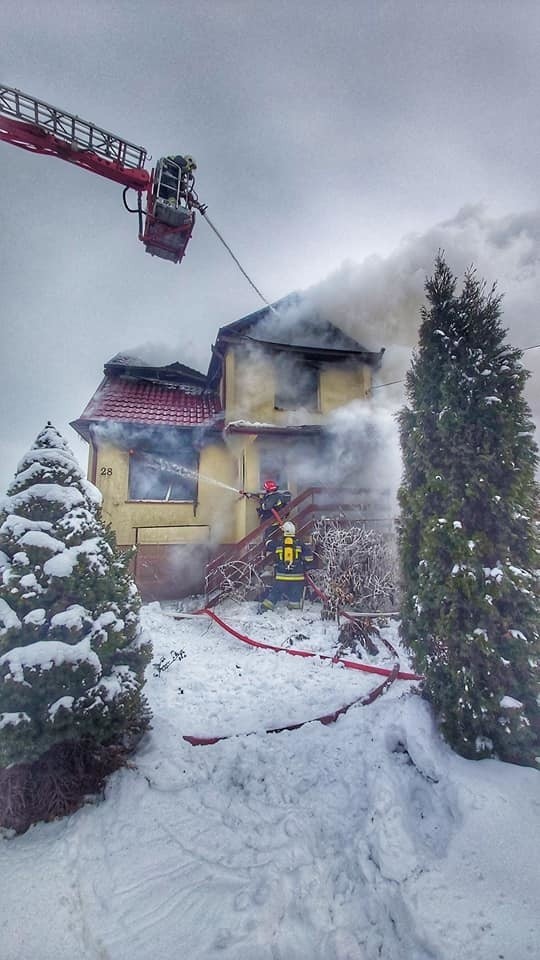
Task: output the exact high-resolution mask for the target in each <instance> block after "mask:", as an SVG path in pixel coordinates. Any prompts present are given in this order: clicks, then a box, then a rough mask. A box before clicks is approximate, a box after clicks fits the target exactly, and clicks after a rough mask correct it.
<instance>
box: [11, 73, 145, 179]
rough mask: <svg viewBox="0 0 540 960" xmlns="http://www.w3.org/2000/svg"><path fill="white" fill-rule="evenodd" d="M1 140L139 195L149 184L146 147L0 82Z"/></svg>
mask: <svg viewBox="0 0 540 960" xmlns="http://www.w3.org/2000/svg"><path fill="white" fill-rule="evenodd" d="M0 140H5V141H7V143H11V144H13V145H14V146H17V147H22V148H23V149H24V150H31V151H33V152H34V153H42V154H45V155H47V156H53V157H59V158H60V159H62V160H67V161H68V162H69V163H74V164H76V165H77V166H79V167H83V168H84V169H85V170H89V171H91V172H92V173H97V174H99V175H100V176H102V177H107V179H108V180H114V181H115V182H116V183H121V184H123V185H124V186H125V187H130V188H132V189H133V190H137V191H139V192H142V191H145V190H148V189H149V186H150V183H151V174H150V172H149V171H148V170H145V168H144V164H145V161H146V157H147V154H146V150H145V149H144V147H137V146H135V144H133V143H128V141H127V140H122V139H121V138H120V137H117V136H115V135H114V134H112V133H109V132H108V131H107V130H102V129H101V128H100V127H96V125H95V124H93V123H87V122H86V121H85V120H81V119H80V117H77V116H75V115H73V114H71V113H66V112H65V111H64V110H59V109H58V108H57V107H51V106H50V104H48V103H44V102H43V101H42V100H36V99H35V98H34V97H30V96H28V95H27V94H25V93H21V91H20V90H15V89H13V88H12V87H5V86H2V85H1V84H0Z"/></svg>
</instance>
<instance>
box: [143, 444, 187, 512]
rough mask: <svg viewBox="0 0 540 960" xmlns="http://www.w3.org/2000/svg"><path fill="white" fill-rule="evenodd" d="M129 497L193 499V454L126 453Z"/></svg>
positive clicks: (184, 452) (184, 451) (183, 451)
mask: <svg viewBox="0 0 540 960" xmlns="http://www.w3.org/2000/svg"><path fill="white" fill-rule="evenodd" d="M129 499H130V500H163V501H168V500H174V501H178V500H189V501H193V500H196V499H197V454H196V452H195V450H193V449H190V448H187V449H184V450H182V451H181V452H180V453H179V452H178V451H175V452H174V453H170V452H167V453H162V452H159V451H152V452H150V451H144V450H132V451H130V457H129Z"/></svg>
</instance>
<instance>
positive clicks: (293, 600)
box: [257, 520, 313, 613]
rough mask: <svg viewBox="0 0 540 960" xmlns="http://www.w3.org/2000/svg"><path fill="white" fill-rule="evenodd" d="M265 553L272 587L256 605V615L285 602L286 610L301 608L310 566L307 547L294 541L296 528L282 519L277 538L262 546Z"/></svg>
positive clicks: (310, 554)
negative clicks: (271, 569)
mask: <svg viewBox="0 0 540 960" xmlns="http://www.w3.org/2000/svg"><path fill="white" fill-rule="evenodd" d="M266 553H267V555H269V556H271V557H272V559H273V561H274V573H273V580H272V586H271V588H270V591H269V594H268V596H267V597H266V598H265V599H264V600H263V601H262V602H261V603H260V604H259V607H258V609H257V613H265V612H266V611H267V610H273V609H274V606H275V604H276V603H278V602H279V601H280V600H285V601H286V603H287V606H288V608H289V610H300V609H301V608H302V606H303V600H304V589H305V575H306V571H307V570H309V568H310V567H311V564H312V563H313V553H312V551H311V547H309V546H308V545H307V544H305V543H302V542H301V541H300V540H297V538H296V527H295V525H294V523H292V522H291V521H290V520H286V521H285V523H284V524H283V525H282V527H281V536H280V537H279V538H278V539H277V540H273V541H269V542H268V543H267V544H266Z"/></svg>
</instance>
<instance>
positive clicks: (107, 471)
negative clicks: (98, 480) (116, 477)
mask: <svg viewBox="0 0 540 960" xmlns="http://www.w3.org/2000/svg"><path fill="white" fill-rule="evenodd" d="M99 474H100V476H101V477H112V467H102V468H101V470H100V471H99Z"/></svg>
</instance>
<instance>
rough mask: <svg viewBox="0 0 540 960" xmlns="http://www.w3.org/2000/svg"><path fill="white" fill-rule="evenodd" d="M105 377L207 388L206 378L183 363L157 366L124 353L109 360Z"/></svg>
mask: <svg viewBox="0 0 540 960" xmlns="http://www.w3.org/2000/svg"><path fill="white" fill-rule="evenodd" d="M103 370H104V373H105V376H122V377H124V378H128V377H132V378H133V379H135V380H149V381H151V382H153V383H164V384H167V383H168V384H171V385H176V384H182V383H183V384H186V383H188V384H193V385H194V386H200V387H205V386H206V376H205V375H204V373H201V372H200V371H199V370H194V369H193V367H186V366H185V364H183V363H178V362H176V363H168V364H166V365H163V366H155V365H153V364H150V363H147V362H146V361H144V360H139V358H138V357H130V356H128V355H127V354H124V353H117V354H116V356H114V357H113V358H112V359H111V360H108V361H107V363H106V364H105V366H104V368H103Z"/></svg>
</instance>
